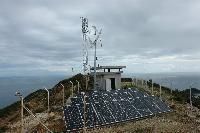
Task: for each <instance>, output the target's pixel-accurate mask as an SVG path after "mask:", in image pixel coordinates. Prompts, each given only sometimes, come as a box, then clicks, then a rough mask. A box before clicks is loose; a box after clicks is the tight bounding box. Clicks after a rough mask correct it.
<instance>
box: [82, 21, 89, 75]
mask: <svg viewBox="0 0 200 133" xmlns="http://www.w3.org/2000/svg"><path fill="white" fill-rule="evenodd" d="M80 18H81V21H82V34H83V41H84V42H83V72H84V73H86V71H87V70H88V68H87V65H88V48H87V33H88V32H89V30H88V19H87V18H84V17H80Z"/></svg>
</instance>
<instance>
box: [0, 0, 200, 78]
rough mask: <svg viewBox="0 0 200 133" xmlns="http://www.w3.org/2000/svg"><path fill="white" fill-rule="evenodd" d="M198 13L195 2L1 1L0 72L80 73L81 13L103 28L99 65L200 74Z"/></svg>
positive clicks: (132, 70)
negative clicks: (72, 69)
mask: <svg viewBox="0 0 200 133" xmlns="http://www.w3.org/2000/svg"><path fill="white" fill-rule="evenodd" d="M199 13H200V1H199V0H99V1H97V0H90V1H89V0H71V1H70V0H1V1H0V75H1V76H8V75H11V76H13V75H14V76H15V75H37V74H61V73H63V74H65V73H66V74H70V72H71V67H74V70H75V72H81V70H82V42H83V41H82V34H81V20H80V17H81V16H83V17H87V18H88V19H89V25H90V26H92V25H96V26H97V27H99V28H102V30H103V32H102V36H101V38H102V42H103V47H102V48H101V47H100V46H98V52H97V56H98V63H99V64H100V65H126V66H127V69H126V70H125V72H126V73H130V72H132V73H136V72H137V73H155V72H200V53H199V51H200V44H199V42H200V15H199ZM90 55H93V53H92V49H90ZM91 61H92V58H90V63H92V62H91ZM91 65H92V64H91Z"/></svg>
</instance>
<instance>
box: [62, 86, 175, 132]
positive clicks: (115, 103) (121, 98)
mask: <svg viewBox="0 0 200 133" xmlns="http://www.w3.org/2000/svg"><path fill="white" fill-rule="evenodd" d="M84 95H85V96H86V98H85V100H86V104H85V111H84ZM169 111H171V110H170V108H169V107H168V106H167V104H165V103H164V102H163V101H162V100H160V99H159V98H158V97H154V96H150V95H148V94H145V93H143V92H140V91H138V90H137V89H125V90H124V89H123V90H122V89H121V90H112V91H92V92H88V93H86V94H84V93H81V94H78V95H77V96H76V97H73V98H71V105H70V106H66V107H64V120H65V124H66V129H67V131H75V130H81V129H83V127H84V123H85V127H86V128H94V127H97V126H104V125H109V124H114V123H118V122H123V121H128V120H134V119H138V118H143V117H147V116H151V115H155V114H158V113H164V112H169ZM84 112H85V115H84Z"/></svg>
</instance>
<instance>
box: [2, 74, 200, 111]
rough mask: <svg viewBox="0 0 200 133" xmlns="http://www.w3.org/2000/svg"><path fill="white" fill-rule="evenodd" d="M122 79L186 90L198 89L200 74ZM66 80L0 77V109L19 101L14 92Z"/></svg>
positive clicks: (25, 92)
mask: <svg viewBox="0 0 200 133" xmlns="http://www.w3.org/2000/svg"><path fill="white" fill-rule="evenodd" d="M122 77H132V78H134V77H136V78H142V79H146V80H149V79H153V82H155V83H161V84H162V85H163V86H167V87H171V83H172V88H173V89H179V90H184V89H188V88H189V86H190V85H191V84H193V85H192V87H193V88H197V89H200V73H156V74H155V73H151V74H150V73H149V74H140V73H132V74H124V75H122ZM65 78H68V77H66V76H27V77H25V76H24V77H0V108H3V107H6V106H8V105H10V104H12V103H13V102H15V101H17V100H19V98H18V97H16V96H14V95H15V92H16V91H20V92H21V93H22V94H23V96H27V95H28V94H29V93H31V92H34V91H36V90H38V89H42V88H44V87H46V88H52V87H53V86H54V85H56V84H57V83H58V82H59V81H61V80H63V79H65Z"/></svg>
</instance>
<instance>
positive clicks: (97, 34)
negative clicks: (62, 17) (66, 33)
mask: <svg viewBox="0 0 200 133" xmlns="http://www.w3.org/2000/svg"><path fill="white" fill-rule="evenodd" d="M81 21H82V34H83V41H84V42H83V71H84V73H86V71H87V70H88V48H87V44H88V42H89V43H90V47H91V48H92V47H94V90H96V60H97V57H96V47H97V42H98V40H99V42H100V43H101V40H100V39H99V38H100V35H101V32H102V29H100V31H99V32H98V30H97V27H96V26H92V28H93V29H94V34H93V35H94V36H95V39H94V40H91V38H90V37H89V36H88V33H90V31H89V29H88V19H87V18H84V17H81ZM101 47H102V43H101Z"/></svg>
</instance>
